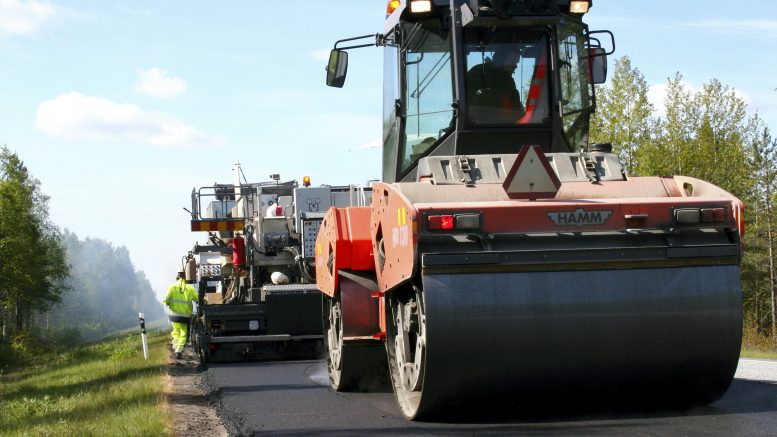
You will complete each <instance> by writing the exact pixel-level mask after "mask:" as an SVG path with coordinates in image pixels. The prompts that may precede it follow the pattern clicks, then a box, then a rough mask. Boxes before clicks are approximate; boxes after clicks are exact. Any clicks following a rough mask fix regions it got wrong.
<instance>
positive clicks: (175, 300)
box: [164, 279, 197, 318]
mask: <svg viewBox="0 0 777 437" xmlns="http://www.w3.org/2000/svg"><path fill="white" fill-rule="evenodd" d="M195 300H197V292H196V291H195V290H194V287H192V286H191V285H187V284H186V283H185V282H184V281H183V279H181V280H180V281H178V282H176V283H175V284H173V285H171V286H170V288H168V289H167V297H165V300H164V303H165V305H167V307H168V308H169V309H170V315H171V316H176V317H187V318H188V317H191V315H192V301H195Z"/></svg>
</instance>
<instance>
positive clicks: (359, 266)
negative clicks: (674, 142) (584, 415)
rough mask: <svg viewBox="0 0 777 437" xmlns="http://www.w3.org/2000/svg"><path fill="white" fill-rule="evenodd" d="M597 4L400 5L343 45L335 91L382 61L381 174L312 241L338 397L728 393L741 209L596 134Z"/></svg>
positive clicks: (436, 403)
mask: <svg viewBox="0 0 777 437" xmlns="http://www.w3.org/2000/svg"><path fill="white" fill-rule="evenodd" d="M591 7H592V2H591V1H585V0H584V1H574V0H400V1H397V0H392V1H390V2H389V3H388V7H387V11H386V14H387V15H386V21H385V26H384V29H383V32H382V33H378V34H370V35H366V36H360V37H354V38H346V39H343V40H340V41H337V42H336V43H335V45H334V48H333V50H332V52H331V54H330V58H329V62H328V65H327V68H326V70H327V78H326V82H327V85H330V86H334V87H342V86H343V85H344V84H345V79H346V73H347V71H348V55H349V54H351V53H353V50H355V49H357V48H362V47H368V46H377V47H380V49H381V50H383V52H384V81H383V94H384V102H383V109H384V110H383V136H382V142H383V144H382V147H383V164H382V179H381V181H378V182H374V183H373V185H372V201H371V203H370V204H369V206H361V207H357V206H355V207H345V208H337V207H334V208H331V209H329V211H328V212H327V214H326V216H325V217H324V220H323V222H322V225H321V228H320V230H319V233H318V235H317V239H316V247H315V250H316V259H315V264H316V281H317V285H318V288H319V289H320V290H321V292H322V296H323V305H322V308H323V311H322V320H323V329H324V343H325V348H326V358H327V365H328V369H329V376H330V380H331V384H332V387H333V388H334V389H335V390H338V391H349V390H374V389H375V388H376V387H379V386H380V382H381V378H386V379H385V381H387V384H389V385H390V386H391V388H392V389H393V391H394V393H395V395H396V399H397V402H398V405H399V408H400V409H401V411H402V413H403V414H404V416H405V417H406V418H408V419H413V420H418V419H425V418H429V417H435V416H438V415H444V414H448V413H451V412H454V411H465V412H466V411H472V408H477V407H483V406H489V405H496V406H499V407H500V408H508V409H511V410H512V409H515V410H516V411H517V410H518V409H521V408H528V407H532V406H535V405H543V404H544V403H547V405H555V404H556V403H557V402H560V401H567V402H572V403H576V402H581V403H585V404H586V405H588V404H589V403H590V402H604V403H605V404H606V403H608V402H621V401H638V402H647V401H650V402H656V403H658V404H659V406H660V405H666V404H668V403H671V404H672V405H682V406H690V405H695V404H705V403H711V402H714V401H715V400H717V399H719V398H720V397H721V396H722V395H723V394H724V393H725V392H726V390H727V389H728V387H729V385H730V384H731V381H732V378H733V376H734V372H735V370H736V366H737V362H738V357H739V350H740V346H741V337H742V335H741V332H742V296H741V285H740V278H739V263H740V261H741V258H742V240H741V236H742V233H743V231H744V227H743V209H744V205H743V203H742V202H741V201H740V200H738V199H737V198H736V197H734V196H733V195H731V194H729V193H728V192H726V191H725V190H723V189H721V188H719V187H717V186H715V185H713V184H710V183H707V182H705V181H702V180H698V179H695V178H692V177H687V176H679V175H676V176H655V177H649V176H643V177H634V176H631V175H629V174H627V172H626V171H625V167H624V166H623V164H622V163H621V162H620V160H619V158H618V155H617V154H615V153H613V150H612V145H611V144H608V143H592V142H591V141H589V135H588V133H589V123H590V117H591V115H592V113H593V112H594V110H595V106H596V97H595V90H594V85H595V84H600V83H603V82H604V81H605V80H606V73H607V56H608V55H611V54H612V53H613V52H614V48H615V40H614V36H613V34H612V33H611V32H610V31H607V30H599V31H596V30H590V29H589V28H588V26H587V25H586V24H585V23H584V21H583V17H584V16H585V14H587V13H588V12H589V9H590V8H591ZM344 128H345V127H344ZM457 414H458V413H457Z"/></svg>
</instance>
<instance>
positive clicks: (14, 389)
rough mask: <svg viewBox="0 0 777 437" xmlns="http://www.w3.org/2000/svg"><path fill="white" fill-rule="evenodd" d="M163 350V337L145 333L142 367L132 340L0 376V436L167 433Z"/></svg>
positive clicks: (62, 355) (139, 351)
mask: <svg viewBox="0 0 777 437" xmlns="http://www.w3.org/2000/svg"><path fill="white" fill-rule="evenodd" d="M167 345H168V336H167V334H163V333H156V334H152V335H150V337H149V350H150V359H149V360H148V361H146V360H144V359H143V352H142V348H141V346H140V336H139V335H138V334H134V335H129V336H123V337H119V338H116V339H112V340H107V341H104V342H100V343H95V344H92V345H89V346H82V347H78V348H75V349H72V350H71V351H69V352H66V353H50V354H48V355H45V356H41V357H40V358H39V359H38V363H40V364H37V365H35V366H28V367H26V368H17V369H15V370H12V371H10V372H9V371H6V372H5V373H4V374H0V412H1V413H0V435H3V436H6V435H7V436H109V435H110V436H112V435H121V436H146V435H148V436H161V435H168V430H167V427H166V423H167V420H168V416H167V412H166V410H165V407H164V390H165V386H164V385H165V378H164V375H165V360H166V357H167V354H168V346H167Z"/></svg>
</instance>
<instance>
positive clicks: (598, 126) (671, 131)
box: [590, 56, 777, 342]
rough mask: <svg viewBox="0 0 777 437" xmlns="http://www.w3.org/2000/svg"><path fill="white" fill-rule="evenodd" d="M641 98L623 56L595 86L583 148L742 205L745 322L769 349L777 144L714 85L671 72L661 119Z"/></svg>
mask: <svg viewBox="0 0 777 437" xmlns="http://www.w3.org/2000/svg"><path fill="white" fill-rule="evenodd" d="M648 91H649V87H648V85H647V82H646V81H645V77H644V75H643V74H642V72H641V71H640V70H639V69H638V68H637V67H635V66H632V64H631V60H630V59H629V58H628V56H624V57H622V58H620V59H618V60H616V62H615V71H614V73H613V75H612V78H611V80H610V81H609V83H608V84H606V85H604V86H599V87H597V91H596V92H597V112H596V114H595V115H594V116H593V118H592V123H591V133H590V140H591V142H592V143H605V142H607V143H612V144H613V151H614V152H615V153H617V154H618V155H619V156H620V158H621V160H622V161H623V163H624V165H625V167H626V170H627V172H628V174H630V175H633V176H669V175H685V176H691V177H695V178H698V179H702V180H705V181H708V182H711V183H713V184H715V185H717V186H719V187H721V188H723V189H725V190H726V191H728V192H730V193H731V194H733V195H735V196H737V197H738V198H739V199H741V200H742V201H743V202H744V203H745V223H746V229H745V234H744V238H743V242H744V248H745V251H744V255H743V260H742V265H741V269H740V273H741V277H742V289H743V294H744V295H743V297H744V315H745V323H746V325H747V326H748V327H752V328H754V329H755V330H756V331H757V332H758V333H759V334H762V335H765V336H769V337H771V339H772V341H775V342H777V300H776V299H775V285H776V283H777V277H775V276H776V272H775V263H774V257H775V255H777V254H775V248H776V247H775V244H776V242H775V231H776V229H774V227H775V225H777V215H776V214H777V210H775V200H776V199H775V195H776V194H777V161H776V160H775V158H777V156H775V154H776V153H777V139H775V138H773V137H772V135H771V131H770V130H769V127H768V126H767V124H766V123H765V122H764V120H763V119H761V118H760V116H759V114H758V113H757V111H756V112H754V113H748V107H747V103H746V102H745V100H744V99H743V98H742V97H740V96H739V95H737V93H736V92H735V90H734V89H732V88H731V87H729V86H727V85H724V84H722V83H721V82H720V81H719V80H717V79H710V80H709V81H708V82H707V83H705V84H704V85H703V86H702V88H701V89H692V88H690V87H689V86H688V85H687V84H686V83H685V82H684V81H683V77H682V75H681V74H680V73H676V74H675V76H674V77H672V78H669V79H668V80H667V83H666V95H665V97H664V102H663V103H664V107H665V113H659V112H658V111H657V110H656V108H655V107H654V106H653V104H652V103H650V101H649V99H648Z"/></svg>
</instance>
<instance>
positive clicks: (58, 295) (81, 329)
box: [0, 147, 164, 344]
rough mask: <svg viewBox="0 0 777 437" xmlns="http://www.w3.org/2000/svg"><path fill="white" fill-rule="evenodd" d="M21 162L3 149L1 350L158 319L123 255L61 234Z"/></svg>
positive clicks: (147, 290) (93, 335)
mask: <svg viewBox="0 0 777 437" xmlns="http://www.w3.org/2000/svg"><path fill="white" fill-rule="evenodd" d="M48 202H49V197H48V196H46V195H45V194H44V193H43V192H42V190H41V184H40V181H38V180H37V179H36V178H34V177H33V176H32V175H31V174H30V172H29V171H28V169H27V167H26V166H25V165H24V162H23V161H22V160H21V159H20V158H19V156H18V155H17V154H16V153H13V152H12V151H11V150H9V149H8V148H7V147H3V148H2V149H0V344H2V343H8V342H10V341H12V340H13V339H14V338H16V339H19V338H21V339H24V338H28V337H29V334H30V333H33V334H35V335H39V334H41V333H44V332H47V331H53V330H59V331H61V332H66V333H67V335H68V336H69V337H71V338H70V340H73V339H74V338H80V339H84V340H92V339H97V338H100V337H103V336H105V335H108V334H111V333H113V332H116V331H119V330H122V329H126V328H129V327H132V326H135V325H136V324H137V313H138V312H146V313H147V318H148V319H157V318H162V317H163V315H164V314H163V311H162V307H161V304H160V303H159V302H158V301H157V300H156V298H155V296H154V292H153V290H152V288H151V285H150V284H149V282H148V280H147V279H146V278H145V276H144V275H143V273H142V272H137V271H136V270H135V268H134V266H133V265H132V262H131V260H130V258H129V253H128V251H127V249H126V248H124V247H119V248H114V247H113V246H112V245H111V244H110V243H109V242H106V241H103V240H99V239H89V238H87V239H86V240H83V241H82V240H79V239H78V237H77V236H76V235H75V234H73V233H71V232H68V231H65V232H62V231H61V230H60V229H59V227H58V226H57V225H56V224H54V223H53V222H52V221H51V219H50V217H49V212H48Z"/></svg>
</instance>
